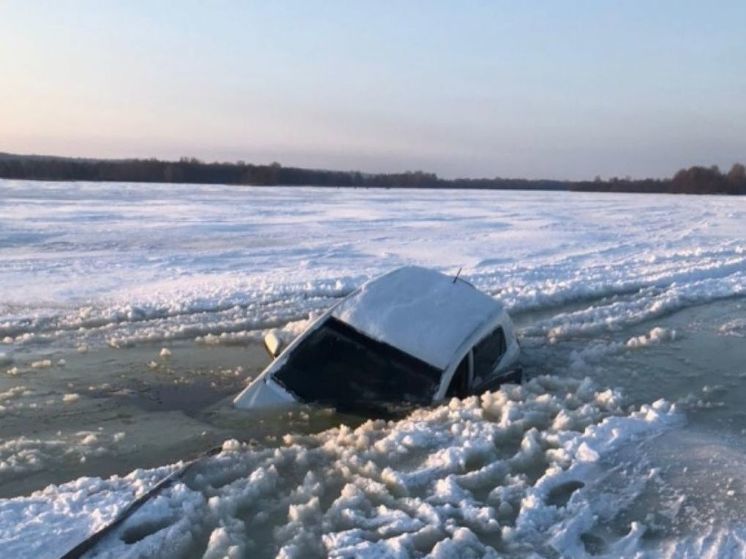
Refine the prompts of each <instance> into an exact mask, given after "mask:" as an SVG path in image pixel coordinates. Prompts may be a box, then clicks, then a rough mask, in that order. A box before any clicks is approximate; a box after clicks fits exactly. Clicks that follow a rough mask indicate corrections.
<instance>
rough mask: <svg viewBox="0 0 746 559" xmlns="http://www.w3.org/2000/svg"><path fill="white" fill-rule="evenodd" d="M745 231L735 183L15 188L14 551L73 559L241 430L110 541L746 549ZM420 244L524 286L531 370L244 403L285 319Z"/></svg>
mask: <svg viewBox="0 0 746 559" xmlns="http://www.w3.org/2000/svg"><path fill="white" fill-rule="evenodd" d="M745 223H746V199H743V198H726V197H709V196H702V197H695V196H691V197H684V196H679V197H677V196H667V195H622V194H601V193H598V194H596V193H587V194H586V193H582V194H581V193H569V192H518V191H486V192H478V191H418V190H352V189H319V188H246V187H235V186H202V185H161V184H102V183H98V184H97V183H44V182H23V181H4V180H0V497H2V499H0V556H2V557H5V556H8V557H11V556H35V557H57V556H59V555H60V553H61V551H63V550H65V549H68V548H70V547H72V546H73V545H75V544H76V543H78V542H79V541H80V540H82V539H83V538H84V537H85V536H86V535H87V534H88V533H89V532H91V531H92V530H94V529H95V528H97V527H100V526H102V525H103V524H105V523H106V522H107V521H108V520H110V519H112V518H113V517H114V516H115V515H116V513H117V511H119V510H121V508H122V507H123V506H125V505H126V504H127V503H128V502H129V501H130V500H132V499H133V498H134V497H135V496H136V495H138V494H141V493H142V492H144V491H146V490H147V489H148V488H149V487H150V486H152V485H153V484H154V483H155V482H157V481H158V480H159V479H161V478H162V477H164V476H165V475H167V474H168V473H169V472H170V471H172V469H173V466H172V464H175V463H177V462H178V461H180V460H187V459H190V458H193V457H195V456H196V455H198V454H199V453H201V452H203V451H205V450H207V449H210V448H212V447H215V446H220V445H223V451H222V452H221V453H220V454H218V455H217V456H215V457H212V458H210V459H208V460H206V461H205V462H203V463H201V464H200V465H199V466H198V467H197V468H196V469H194V470H192V471H191V472H190V473H189V475H188V476H186V477H185V478H184V480H183V481H181V482H179V483H177V484H175V485H174V486H173V487H171V488H169V489H167V490H165V491H164V492H163V493H162V494H161V495H160V496H159V497H158V498H157V499H155V500H153V501H152V502H149V503H148V504H147V505H145V506H144V507H143V508H142V509H141V510H140V511H138V512H137V513H136V514H135V515H134V516H132V517H131V518H130V519H129V520H128V521H127V523H125V525H124V526H123V527H122V528H120V529H119V530H118V531H117V532H116V533H115V534H113V535H112V536H110V537H108V538H107V539H105V540H104V541H103V542H101V544H100V545H99V546H98V547H97V548H96V549H95V550H93V551H92V552H91V556H92V557H94V556H95V557H203V556H205V557H223V556H235V557H241V556H251V557H275V556H277V555H282V556H284V557H323V556H339V557H349V556H354V555H359V556H376V557H389V556H390V557H407V556H426V555H428V554H430V555H432V556H434V557H450V556H475V557H482V556H488V557H489V556H497V555H500V556H513V557H525V556H527V555H530V554H531V553H535V554H536V556H539V557H559V556H579V557H582V556H599V555H600V556H603V555H607V556H620V555H623V556H635V555H636V554H639V556H641V557H648V556H649V557H659V556H664V557H700V556H702V555H705V554H707V553H711V554H712V555H713V556H716V557H718V556H719V557H736V556H738V557H740V556H742V555H743V554H744V553H746V543H745V542H746V539H745V538H746V529H745V527H746V523H745V521H746V519H745V518H744V516H745V514H744V512H743V506H742V502H743V499H744V498H746V471H745V468H746V466H744V464H746V444H745V441H746V439H744V434H746V412H744V411H743V405H742V402H743V401H746V297H745V295H746V226H745V225H744V224H745ZM404 264H420V265H425V266H430V267H434V268H437V269H439V270H441V271H444V272H447V273H456V271H457V270H458V269H459V268H461V267H463V270H462V272H461V275H462V276H463V277H465V278H466V279H468V280H469V281H471V282H472V283H474V284H475V285H476V286H478V287H479V288H481V289H483V290H484V291H486V292H488V293H490V294H491V295H493V296H494V297H495V298H497V299H498V300H499V301H501V302H502V303H503V304H504V305H505V307H506V308H507V309H508V310H509V312H510V313H511V315H512V316H513V318H514V321H515V323H516V325H517V326H518V333H519V339H520V341H521V344H522V347H523V362H524V365H525V370H526V373H527V375H528V377H529V378H531V379H532V380H530V381H529V382H527V383H526V384H525V385H524V386H522V387H520V388H518V387H511V388H506V389H504V390H501V391H499V392H496V393H493V394H488V395H485V396H484V397H483V398H482V399H477V398H470V399H466V400H464V401H456V400H454V401H452V402H450V403H446V404H444V405H443V406H440V407H436V408H432V409H427V410H421V411H418V412H416V413H414V414H412V415H410V416H408V417H405V418H402V419H400V420H397V421H390V422H384V421H369V422H364V421H363V420H362V419H360V418H355V417H347V416H341V415H338V414H336V413H334V412H333V411H332V410H324V409H314V408H311V407H305V408H299V409H298V410H295V411H294V412H291V413H288V412H283V413H282V414H264V415H256V414H249V413H243V412H237V411H235V410H232V409H231V408H230V406H229V402H230V397H231V396H233V395H234V394H236V393H237V392H238V391H239V390H240V389H241V388H242V387H243V386H244V385H245V383H246V382H247V379H249V378H251V377H254V376H256V375H257V374H258V373H259V372H260V371H261V369H262V368H263V367H264V366H265V365H266V364H267V362H268V358H267V357H266V356H265V354H264V352H263V350H262V349H261V347H260V345H259V344H258V340H259V339H260V338H261V336H262V334H263V332H264V331H266V329H268V328H282V329H284V330H285V331H287V332H288V333H290V334H292V333H297V332H299V331H301V330H302V328H303V326H304V325H305V323H306V321H307V320H308V319H309V318H310V317H313V316H314V315H315V314H316V313H318V312H320V311H322V310H323V309H325V308H326V307H328V306H329V305H330V304H332V303H333V302H334V301H335V300H337V299H338V298H339V297H342V296H344V295H345V294H347V293H349V292H350V291H351V290H352V289H354V288H355V287H357V286H358V285H360V284H361V283H362V282H364V281H365V280H366V279H369V278H371V277H373V276H375V275H377V274H380V273H383V272H385V271H388V270H390V269H391V268H394V267H397V266H400V265H404ZM224 441H227V442H225V443H224ZM130 472H131V473H130ZM112 476H113V477H112ZM50 484H51V485H50Z"/></svg>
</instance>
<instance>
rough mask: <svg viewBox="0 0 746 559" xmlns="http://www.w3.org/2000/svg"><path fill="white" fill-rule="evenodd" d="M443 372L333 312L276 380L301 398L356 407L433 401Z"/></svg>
mask: <svg viewBox="0 0 746 559" xmlns="http://www.w3.org/2000/svg"><path fill="white" fill-rule="evenodd" d="M441 374H442V371H440V370H439V369H437V368H436V367H433V366H432V365H430V364H428V363H425V362H424V361H421V360H419V359H417V358H416V357H413V356H411V355H409V354H407V353H404V352H403V351H401V350H399V349H397V348H395V347H392V346H390V345H388V344H384V343H382V342H378V341H376V340H372V339H371V338H369V337H368V336H365V335H364V334H361V333H360V332H358V331H357V330H355V329H353V328H351V327H350V326H348V325H346V324H345V323H343V322H341V321H339V320H337V319H335V318H333V317H330V318H328V319H327V320H326V321H325V322H324V324H323V325H321V326H320V327H318V328H317V329H316V330H314V331H313V332H311V333H310V334H309V335H308V337H307V338H306V339H305V340H304V341H303V342H301V344H300V345H299V346H298V347H296V348H295V349H294V350H293V351H292V352H291V353H290V355H289V356H288V359H287V361H286V362H285V363H284V364H283V365H282V367H281V368H280V369H279V370H278V371H277V372H276V373H275V374H274V379H275V380H276V381H277V382H279V383H280V384H281V385H282V386H284V387H285V388H286V389H287V390H289V391H290V392H292V393H293V394H295V395H296V396H297V397H298V398H300V399H301V400H303V401H306V402H321V403H325V404H331V405H334V406H336V407H339V408H355V407H358V406H360V405H364V406H373V407H375V405H376V404H389V403H401V402H409V403H416V404H429V403H430V402H431V401H432V398H433V395H434V394H435V391H436V390H437V389H438V386H439V384H440V380H441Z"/></svg>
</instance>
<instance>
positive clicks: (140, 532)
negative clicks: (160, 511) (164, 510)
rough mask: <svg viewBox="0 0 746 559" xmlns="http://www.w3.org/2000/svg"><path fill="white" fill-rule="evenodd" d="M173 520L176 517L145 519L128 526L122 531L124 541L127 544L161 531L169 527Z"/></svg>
mask: <svg viewBox="0 0 746 559" xmlns="http://www.w3.org/2000/svg"><path fill="white" fill-rule="evenodd" d="M173 520H174V519H173V518H172V517H170V516H164V517H161V518H148V519H146V520H143V521H142V522H140V523H138V524H136V525H134V526H130V527H128V528H126V529H125V530H124V532H122V536H121V538H122V541H123V542H124V543H126V544H127V545H131V544H133V543H137V542H139V541H140V540H143V539H145V538H147V537H148V536H150V535H152V534H155V533H156V532H160V531H161V530H163V529H164V528H168V527H169V526H170V525H171V523H172V522H173Z"/></svg>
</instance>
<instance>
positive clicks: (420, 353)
mask: <svg viewBox="0 0 746 559" xmlns="http://www.w3.org/2000/svg"><path fill="white" fill-rule="evenodd" d="M501 313H502V306H501V305H500V303H498V302H497V301H496V300H495V299H493V298H492V297H490V296H489V295H487V294H485V293H482V292H481V291H479V290H478V289H477V288H475V287H474V286H473V285H471V284H470V283H468V282H466V281H464V280H460V279H459V280H454V277H453V276H446V275H444V274H441V273H440V272H437V271H435V270H429V269H427V268H421V267H419V266H406V267H404V268H399V269H397V270H394V271H393V272H390V273H388V274H386V275H383V276H381V277H379V278H376V279H373V280H371V281H369V282H368V283H366V284H365V285H363V286H362V287H361V288H360V289H359V290H357V291H355V292H354V293H352V294H351V295H350V296H349V297H348V298H347V299H345V300H343V301H342V302H341V303H339V304H338V305H337V306H336V307H335V308H334V309H333V310H332V313H331V314H332V316H333V317H335V318H337V319H338V320H341V321H342V322H345V323H347V324H348V325H350V326H351V327H353V328H355V329H356V330H358V331H359V332H362V333H363V334H366V335H368V336H369V337H371V338H373V339H375V340H378V341H380V342H384V343H386V344H389V345H391V346H394V347H396V348H398V349H400V350H402V351H404V352H406V353H409V354H410V355H413V356H415V357H417V358H418V359H421V360H422V361H425V362H426V363H429V364H431V365H433V366H435V367H437V368H438V369H441V370H444V369H446V368H447V367H448V365H449V364H450V363H451V362H452V361H453V360H454V359H455V358H456V357H457V355H456V351H458V349H459V348H460V347H461V345H462V344H463V343H464V342H465V341H466V340H467V339H469V338H470V337H471V336H473V335H474V334H475V333H476V332H477V331H478V330H479V329H481V328H482V327H483V326H484V325H485V324H486V323H488V322H492V321H494V320H495V318H496V317H497V316H498V315H500V314H501Z"/></svg>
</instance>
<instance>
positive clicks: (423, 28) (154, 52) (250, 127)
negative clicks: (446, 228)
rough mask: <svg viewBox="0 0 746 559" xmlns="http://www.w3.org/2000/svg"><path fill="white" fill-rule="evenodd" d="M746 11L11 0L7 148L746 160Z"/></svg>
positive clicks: (420, 160)
mask: <svg viewBox="0 0 746 559" xmlns="http://www.w3.org/2000/svg"><path fill="white" fill-rule="evenodd" d="M744 22H746V2H744V1H743V0H733V1H727V0H722V1H714V2H704V1H697V2H694V1H688V0H677V1H672V0H659V1H650V0H645V1H638V0H628V1H611V0H609V1H601V0H596V1H572V0H566V1H556V0H548V1H540V0H536V1H531V2H522V1H519V0H515V1H512V2H503V1H497V0H495V1H484V2H480V1H463V2H457V1H455V0H454V1H452V2H438V1H425V0H422V1H419V2H415V1H411V2H410V1H405V0H399V1H387V0H375V1H370V2H367V1H362V0H361V1H339V2H336V1H322V0H318V1H315V2H312V1H310V0H305V1H297V2H293V1H276V2H270V1H265V2H250V1H244V2H238V1H234V2H228V1H218V0H215V1H204V0H203V1H190V0H180V1H168V0H155V1H139V0H126V1H116V0H111V1H105V2H102V1H100V0H97V1H83V0H68V1H66V2H57V1H41V0H0V151H4V152H13V153H39V154H55V155H71V156H85V157H159V158H178V157H181V156H190V157H198V158H200V159H204V160H208V161H212V160H220V161H237V160H244V161H246V162H253V163H269V162H271V161H278V162H280V163H282V164H283V165H288V166H290V165H295V166H304V167H313V168H327V169H360V170H364V171H381V172H396V171H403V170H416V169H422V170H426V171H431V172H436V173H438V175H440V176H443V177H447V178H451V177H495V176H501V177H525V178H558V179H582V178H594V177H595V176H601V177H604V178H608V177H612V176H620V177H623V176H631V177H648V176H651V177H663V176H670V175H672V174H673V173H674V172H675V171H676V170H677V169H679V168H681V167H685V166H690V165H694V164H705V165H713V164H717V165H720V166H721V168H723V169H727V168H729V167H730V165H731V164H732V163H734V162H736V161H743V162H746V71H744V69H745V68H746V26H745V25H746V24H745V23H744Z"/></svg>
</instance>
